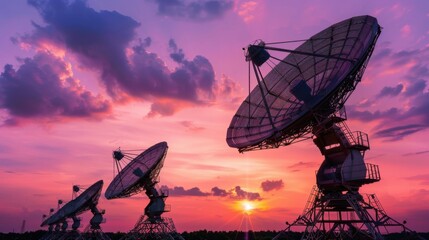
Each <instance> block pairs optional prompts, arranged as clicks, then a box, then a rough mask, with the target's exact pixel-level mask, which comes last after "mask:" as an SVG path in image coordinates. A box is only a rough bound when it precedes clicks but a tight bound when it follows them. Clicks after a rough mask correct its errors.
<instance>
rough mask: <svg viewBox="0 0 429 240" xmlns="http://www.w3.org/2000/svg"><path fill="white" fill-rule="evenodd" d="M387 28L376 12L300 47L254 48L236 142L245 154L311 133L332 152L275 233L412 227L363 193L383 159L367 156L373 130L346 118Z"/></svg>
mask: <svg viewBox="0 0 429 240" xmlns="http://www.w3.org/2000/svg"><path fill="white" fill-rule="evenodd" d="M380 33H381V27H380V25H379V24H378V22H377V19H376V18H374V17H371V16H357V17H353V18H349V19H346V20H344V21H341V22H339V23H336V24H334V25H332V26H330V27H328V28H326V29H325V30H323V31H321V32H319V33H317V34H316V35H314V36H312V37H311V38H309V39H308V40H305V41H304V43H302V44H301V45H300V46H298V47H297V48H296V49H295V50H290V49H287V48H279V47H272V45H274V44H285V43H287V42H281V43H280V42H277V43H271V44H268V43H265V42H263V41H259V42H257V43H255V44H252V45H249V46H248V47H247V49H246V50H247V51H246V60H247V61H248V62H249V79H250V72H251V71H250V66H252V67H253V72H254V75H255V77H256V80H257V86H256V87H255V88H254V89H253V91H251V92H249V96H248V97H247V98H246V99H245V100H244V101H243V103H242V104H241V106H240V107H239V109H238V110H237V113H236V114H235V115H234V117H233V118H232V121H231V124H230V126H229V128H228V130H227V137H226V141H227V143H228V145H229V146H231V147H234V148H238V150H239V151H240V152H244V151H250V150H261V149H267V148H277V147H279V146H285V145H289V144H291V143H294V142H297V141H300V140H305V139H308V138H310V137H311V138H312V139H313V142H314V143H315V145H316V146H317V147H318V148H319V150H320V152H321V154H322V155H323V156H324V157H325V159H324V161H323V162H322V164H321V166H320V168H319V170H318V171H317V174H316V182H317V187H314V188H313V190H312V192H311V194H310V197H309V199H308V202H307V206H306V207H305V209H304V212H303V214H302V215H300V216H299V217H298V219H297V220H296V221H294V222H293V223H292V224H288V226H287V227H286V229H285V231H283V232H282V233H281V234H279V235H278V236H277V237H275V238H274V239H289V238H288V237H290V236H289V235H288V234H290V233H291V231H290V230H291V228H292V227H294V226H301V227H304V228H301V229H305V230H304V233H303V235H302V238H301V239H306V240H309V239H383V233H382V232H381V231H382V229H387V227H397V228H400V229H401V231H403V232H408V233H412V231H411V230H409V229H408V228H407V227H405V226H404V224H402V223H400V222H398V221H395V220H394V219H392V218H390V217H389V216H388V215H387V214H386V212H385V211H384V209H383V208H382V207H381V205H380V203H379V201H378V199H377V197H376V196H375V195H374V194H371V195H367V196H366V198H365V197H364V196H362V195H361V194H360V193H359V188H360V187H361V186H362V185H364V184H371V183H375V182H378V181H380V179H381V177H380V172H379V168H378V166H377V165H374V164H370V163H365V161H364V154H365V151H366V150H369V140H368V135H367V134H365V133H362V132H360V131H356V132H351V131H350V129H349V128H348V126H347V125H346V123H345V121H346V119H347V116H346V114H345V108H344V103H345V102H346V100H347V98H348V97H349V96H350V94H351V93H352V92H353V90H354V89H355V87H356V85H357V84H358V83H359V82H360V80H361V78H362V75H363V73H364V71H365V68H366V65H367V64H368V61H369V58H370V57H371V54H372V52H373V50H374V47H375V44H376V42H377V39H378V37H379V35H380ZM286 53H288V55H286V56H284V54H286ZM278 54H283V55H282V56H280V57H279V56H277V55H278ZM264 71H267V73H266V74H263V72H264ZM249 86H250V84H249ZM343 110H344V111H343ZM396 231H398V229H396ZM282 237H285V238H282Z"/></svg>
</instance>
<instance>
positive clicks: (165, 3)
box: [152, 0, 234, 22]
mask: <svg viewBox="0 0 429 240" xmlns="http://www.w3.org/2000/svg"><path fill="white" fill-rule="evenodd" d="M152 2H154V3H156V4H157V8H158V14H159V15H161V16H167V17H172V18H176V19H184V20H189V21H196V22H201V21H212V20H215V19H218V18H221V17H223V16H224V15H225V14H226V13H227V12H228V11H230V10H232V9H233V7H234V1H232V0H199V1H185V0H153V1H152Z"/></svg>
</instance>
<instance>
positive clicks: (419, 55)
mask: <svg viewBox="0 0 429 240" xmlns="http://www.w3.org/2000/svg"><path fill="white" fill-rule="evenodd" d="M428 57H429V47H425V48H424V49H420V50H411V51H405V50H404V51H399V52H394V51H393V50H392V49H390V48H383V49H381V50H380V51H378V53H377V54H376V55H375V56H374V60H375V62H371V65H374V66H376V67H377V68H378V69H383V71H380V73H378V75H379V76H377V77H380V78H382V77H385V76H390V75H393V74H394V75H399V76H401V79H402V80H403V82H402V83H399V84H397V85H396V86H393V87H392V86H386V87H384V88H382V89H381V90H380V91H379V93H377V94H376V95H375V96H374V98H373V99H369V100H367V101H365V102H364V104H363V105H355V106H351V107H350V108H348V109H349V110H350V111H349V115H350V116H351V118H353V119H358V120H361V121H365V122H376V123H377V126H376V128H375V131H374V132H375V134H374V135H375V137H379V138H384V139H387V140H391V141H397V140H401V139H403V138H405V137H407V136H410V135H412V134H414V133H418V132H421V131H424V130H427V129H428V127H429V115H428V114H427V109H429V92H428V90H427V81H428V76H429V61H428V60H427V59H428ZM380 98H389V99H391V100H392V101H391V102H394V103H398V104H397V106H394V107H390V108H388V107H387V108H385V109H383V110H381V109H380V110H367V109H363V108H366V107H368V106H373V105H375V106H377V102H378V101H380ZM383 107H386V105H384V104H383ZM392 120H393V121H392Z"/></svg>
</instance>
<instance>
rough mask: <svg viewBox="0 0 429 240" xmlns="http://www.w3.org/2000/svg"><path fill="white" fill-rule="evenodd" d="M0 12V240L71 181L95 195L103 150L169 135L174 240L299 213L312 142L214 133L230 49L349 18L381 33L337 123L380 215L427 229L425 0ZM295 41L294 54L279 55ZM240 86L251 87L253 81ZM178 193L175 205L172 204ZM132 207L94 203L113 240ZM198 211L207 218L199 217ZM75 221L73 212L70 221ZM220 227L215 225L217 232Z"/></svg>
mask: <svg viewBox="0 0 429 240" xmlns="http://www.w3.org/2000/svg"><path fill="white" fill-rule="evenodd" d="M3 5H4V6H2V8H0V19H1V21H0V36H1V37H0V49H1V54H0V65H1V66H2V70H1V76H0V130H1V132H2V135H3V138H2V140H0V150H1V152H2V156H1V157H0V179H1V180H0V181H1V182H0V183H1V184H0V223H1V224H0V231H1V232H9V231H14V230H15V231H18V229H19V228H20V226H21V223H22V221H23V220H24V219H25V220H26V222H27V229H28V230H36V229H39V225H40V221H41V216H42V214H46V213H47V211H48V209H49V208H51V207H55V206H56V201H57V199H59V198H62V199H64V200H65V201H67V200H68V199H70V196H71V186H72V185H73V184H84V185H89V184H92V183H94V182H96V181H98V180H99V179H103V180H104V182H105V188H106V187H107V185H108V184H109V183H110V181H111V179H112V177H113V176H112V158H111V151H112V150H114V149H116V148H118V147H123V148H125V149H127V148H129V149H133V148H138V149H141V148H147V147H150V146H152V145H153V144H155V143H157V142H159V141H167V142H168V145H169V152H168V155H167V158H166V162H165V166H164V168H163V170H162V172H161V182H160V186H163V187H165V188H168V189H169V190H170V193H171V196H170V197H169V199H168V200H167V201H168V203H169V204H171V205H172V212H171V213H168V214H166V215H167V216H170V217H172V218H173V219H174V221H175V223H176V227H177V228H178V230H179V231H184V230H186V231H192V230H198V229H213V230H231V229H238V228H239V227H240V224H239V223H240V221H239V220H240V218H236V215H237V214H240V213H241V212H240V211H239V210H237V207H236V202H237V201H240V200H242V199H243V196H246V195H247V196H251V199H249V200H253V201H254V202H255V204H256V203H257V204H258V208H256V209H255V211H254V213H253V214H252V221H253V223H254V228H255V229H256V230H260V229H276V230H279V229H282V228H283V227H284V222H285V221H289V222H292V221H293V220H294V219H295V218H296V216H298V215H299V214H300V213H301V211H302V209H303V207H304V205H305V201H306V199H307V197H308V194H309V191H310V189H311V187H312V185H314V183H315V178H314V171H315V170H317V168H318V166H319V165H320V163H321V159H322V156H320V154H319V152H318V150H317V148H316V147H315V146H314V145H313V144H312V142H311V141H307V142H303V143H299V144H295V145H292V146H288V147H284V148H280V149H276V150H270V151H259V152H250V153H245V154H239V153H238V152H237V151H236V150H235V149H231V148H229V147H228V146H227V144H226V142H225V135H226V129H227V127H228V125H229V123H230V120H231V118H232V116H233V115H234V113H235V111H236V109H237V108H238V106H239V104H240V103H241V101H242V100H243V99H244V98H245V96H246V95H247V88H248V84H247V79H248V76H247V63H246V62H245V59H244V55H243V51H242V48H243V47H245V46H246V45H248V44H250V43H253V42H254V41H255V40H257V39H263V40H264V41H267V42H276V41H285V40H296V39H306V38H309V37H311V36H312V35H313V34H315V33H317V32H319V31H320V30H323V29H325V28H326V27H328V26H330V25H332V24H334V23H336V22H338V21H341V20H343V19H346V18H350V17H353V16H357V15H372V16H374V17H376V18H377V19H378V21H379V23H380V25H381V26H382V27H383V30H382V33H381V36H380V38H379V40H378V43H377V46H376V48H375V51H374V54H373V56H372V58H371V60H370V62H369V65H368V68H367V70H366V72H365V75H364V77H363V80H362V82H361V83H360V84H359V85H358V87H357V89H356V91H355V92H354V93H353V94H352V96H351V98H350V99H349V100H348V102H347V103H346V107H347V110H348V117H349V120H348V125H349V126H350V128H351V129H352V130H360V131H363V132H367V133H368V134H369V136H370V141H371V150H370V151H369V152H368V153H367V154H366V155H365V156H366V160H367V162H370V163H374V164H377V165H379V166H380V169H381V174H382V181H381V182H379V183H376V184H372V185H368V186H365V187H363V188H362V191H363V192H368V193H373V192H374V193H377V195H378V196H379V199H380V201H381V202H382V204H383V206H384V207H385V210H386V211H387V213H389V214H390V215H392V217H394V218H397V219H398V220H399V221H402V220H404V219H407V221H408V226H409V227H411V228H413V229H415V230H417V231H429V227H428V226H429V220H428V218H427V216H429V206H428V204H427V203H428V202H429V174H428V169H429V161H428V157H429V147H428V133H429V132H428V127H429V113H428V109H429V92H428V86H427V85H428V80H429V77H428V76H429V24H427V23H428V22H429V3H428V2H426V1H417V0H416V1H406V0H403V1H390V0H389V1H387V0H384V1H383V0H382V1H369V0H368V1H339V0H338V1H337V0H336V1H306V0H303V1H283V0H267V1H263V0H259V1H246V0H212V1H208V0H201V1H197V0H186V1H185V0H169V1H166V0H144V1H141V0H139V1H137V0H129V1H126V2H124V1H113V0H104V1H100V0H88V1H71V0H70V1H65V0H52V1H49V0H44V1H43V0H29V1H28V2H27V1H23V0H17V1H13V3H12V2H10V3H9V4H3ZM292 47H293V46H292ZM251 84H252V86H254V85H255V82H252V83H251ZM183 196H186V197H183ZM147 202H148V200H147V199H146V197H141V196H140V195H139V196H138V197H134V198H131V199H121V200H111V201H108V200H106V199H105V198H104V196H102V198H101V200H100V207H101V208H104V209H106V215H105V217H106V218H107V222H106V223H105V224H104V228H105V229H106V230H108V231H127V230H129V229H130V228H131V227H132V226H133V225H134V222H135V221H136V220H137V218H138V216H139V214H141V213H142V212H143V209H144V206H145V205H146V204H147ZM201 211H204V212H205V215H204V216H202V215H201V214H200V213H201ZM88 220H89V217H88V216H86V215H85V217H84V221H86V222H87V221H88ZM225 223H228V224H225Z"/></svg>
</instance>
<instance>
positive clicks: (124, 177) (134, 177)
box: [105, 142, 168, 199]
mask: <svg viewBox="0 0 429 240" xmlns="http://www.w3.org/2000/svg"><path fill="white" fill-rule="evenodd" d="M167 149H168V146H167V143H166V142H160V143H158V144H155V145H154V146H152V147H150V148H149V149H147V150H146V151H144V152H142V153H141V154H139V155H138V156H137V157H135V158H134V159H133V160H132V161H131V162H130V163H128V164H127V165H126V166H125V167H124V169H122V171H120V172H119V173H118V174H117V175H116V177H115V178H114V179H113V180H112V182H111V183H110V185H109V186H108V187H107V189H106V193H105V196H106V198H107V199H114V198H125V197H129V196H132V195H134V194H137V193H139V192H141V191H144V190H145V189H146V188H148V187H150V186H152V185H153V184H154V182H155V181H156V178H157V177H158V176H159V172H160V171H161V168H162V166H163V164H164V159H165V156H166V155H167ZM124 156H125V155H124V153H123V152H121V151H114V152H113V158H114V159H115V160H117V161H120V160H121V159H122V158H123V157H124Z"/></svg>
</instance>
